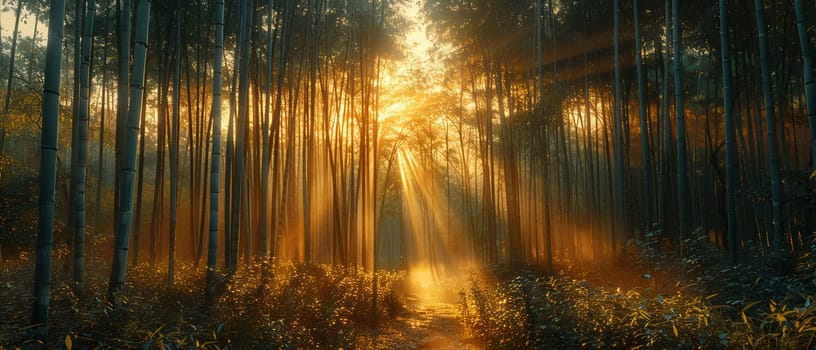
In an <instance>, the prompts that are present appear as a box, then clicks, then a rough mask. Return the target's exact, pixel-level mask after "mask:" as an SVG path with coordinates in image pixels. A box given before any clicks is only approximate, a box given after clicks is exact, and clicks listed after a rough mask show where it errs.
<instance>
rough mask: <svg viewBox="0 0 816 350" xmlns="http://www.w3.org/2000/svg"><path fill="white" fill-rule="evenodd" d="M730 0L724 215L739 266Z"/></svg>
mask: <svg viewBox="0 0 816 350" xmlns="http://www.w3.org/2000/svg"><path fill="white" fill-rule="evenodd" d="M728 28H729V27H728V0H720V50H721V54H722V77H723V78H722V79H723V111H724V113H725V115H724V116H723V117H724V119H725V192H726V193H725V196H726V199H725V206H726V209H725V212H726V218H727V222H728V235H727V237H728V252H729V253H730V255H731V263H733V264H736V263H737V257H738V255H737V247H738V245H737V214H736V198H735V194H736V189H737V186H738V181H739V178H738V177H739V169H738V168H737V162H738V161H739V159H737V142H736V141H737V130H736V128H735V125H734V124H735V123H734V114H733V111H732V109H733V103H732V102H733V98H732V96H731V94H732V92H731V48H730V45H729V40H728Z"/></svg>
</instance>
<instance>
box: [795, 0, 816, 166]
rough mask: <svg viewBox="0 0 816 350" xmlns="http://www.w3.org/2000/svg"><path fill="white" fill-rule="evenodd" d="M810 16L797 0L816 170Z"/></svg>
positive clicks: (815, 102)
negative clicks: (806, 14)
mask: <svg viewBox="0 0 816 350" xmlns="http://www.w3.org/2000/svg"><path fill="white" fill-rule="evenodd" d="M807 21H808V18H807V17H805V8H804V4H803V3H802V0H796V26H797V28H798V29H799V46H800V48H801V49H802V63H803V66H804V68H803V69H802V71H803V72H804V83H805V101H806V103H807V118H808V126H809V129H808V130H809V131H810V169H811V171H814V172H816V77H814V74H813V47H812V46H811V43H810V36H809V35H808V30H807Z"/></svg>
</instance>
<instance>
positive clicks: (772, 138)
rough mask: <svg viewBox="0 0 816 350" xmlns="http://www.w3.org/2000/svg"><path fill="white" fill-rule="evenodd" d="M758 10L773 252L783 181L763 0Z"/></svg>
mask: <svg viewBox="0 0 816 350" xmlns="http://www.w3.org/2000/svg"><path fill="white" fill-rule="evenodd" d="M754 7H755V8H754V10H755V11H756V23H757V37H758V39H759V60H760V69H761V73H762V94H763V96H764V97H765V123H766V128H767V132H768V140H767V142H768V168H769V173H770V178H771V215H772V216H773V246H772V248H773V252H774V253H775V254H779V253H780V250H781V249H782V225H783V223H782V221H783V218H782V196H783V195H782V183H781V180H780V174H779V150H778V149H777V135H776V123H775V119H774V98H773V90H772V88H771V69H770V67H771V65H770V63H769V60H770V58H769V57H768V56H769V52H768V39H767V29H766V27H765V15H764V13H763V12H764V11H763V9H762V0H754Z"/></svg>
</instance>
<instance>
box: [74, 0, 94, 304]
mask: <svg viewBox="0 0 816 350" xmlns="http://www.w3.org/2000/svg"><path fill="white" fill-rule="evenodd" d="M87 7H88V9H87V13H86V14H85V20H84V24H85V30H84V33H83V35H82V63H81V68H80V73H79V79H80V92H79V96H80V101H79V115H78V116H75V117H74V118H73V119H74V123H73V126H72V128H76V134H77V141H79V143H78V144H76V145H74V147H77V152H76V154H77V156H78V157H77V159H76V162H77V163H76V164H71V169H72V172H71V176H72V177H73V176H76V177H77V179H76V180H75V181H73V182H74V184H75V185H76V187H75V188H72V189H71V191H72V196H73V197H74V200H73V206H72V208H73V215H74V220H73V221H74V283H75V289H76V292H77V294H79V295H81V294H82V290H83V287H84V286H83V280H84V275H85V221H86V210H85V208H86V201H85V187H86V186H85V178H86V174H87V165H86V163H87V159H88V115H89V108H90V106H89V104H90V94H91V84H90V82H91V77H90V70H91V69H90V67H91V42H92V41H93V26H94V14H95V11H96V2H95V0H88V2H87Z"/></svg>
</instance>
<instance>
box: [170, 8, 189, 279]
mask: <svg viewBox="0 0 816 350" xmlns="http://www.w3.org/2000/svg"><path fill="white" fill-rule="evenodd" d="M181 10H182V7H181V0H176V26H175V27H176V33H175V43H176V44H175V46H176V47H175V51H176V52H175V54H176V57H175V64H174V65H173V120H172V123H171V126H170V128H171V129H172V130H171V132H170V252H169V254H168V262H167V281H168V282H169V283H170V284H171V285H172V284H173V278H174V274H175V266H176V220H177V218H176V217H177V214H178V213H177V208H178V162H179V159H178V158H179V105H180V104H181V103H180V101H179V100H180V99H181V82H180V81H179V75H180V71H181ZM187 108H192V106H187ZM187 127H188V128H192V125H188V126H187ZM190 171H192V169H190ZM190 205H192V203H190ZM193 225H194V223H193V222H192V221H191V222H190V228H192V227H193ZM189 231H190V232H191V234H194V233H193V230H192V229H191V230H189Z"/></svg>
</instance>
